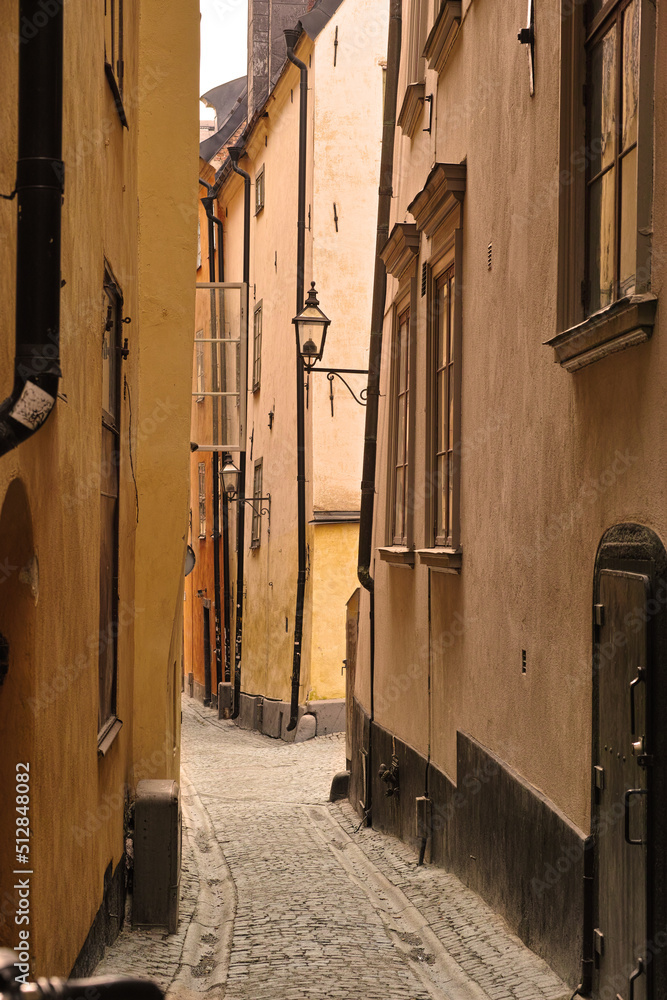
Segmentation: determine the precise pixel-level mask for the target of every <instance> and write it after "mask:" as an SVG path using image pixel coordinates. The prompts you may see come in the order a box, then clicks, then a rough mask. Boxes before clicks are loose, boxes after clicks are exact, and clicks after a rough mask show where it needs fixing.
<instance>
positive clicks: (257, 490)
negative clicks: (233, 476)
mask: <svg viewBox="0 0 667 1000" xmlns="http://www.w3.org/2000/svg"><path fill="white" fill-rule="evenodd" d="M262 470H263V464H262V459H261V458H258V459H257V461H256V462H255V468H254V472H253V480H252V496H253V504H252V529H251V532H250V548H251V549H256V548H258V547H259V545H260V544H261V541H262V500H261V497H262V475H263V472H262Z"/></svg>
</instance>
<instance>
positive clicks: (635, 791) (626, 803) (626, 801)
mask: <svg viewBox="0 0 667 1000" xmlns="http://www.w3.org/2000/svg"><path fill="white" fill-rule="evenodd" d="M633 795H648V788H628V789H627V790H626V791H625V792H624V793H623V808H624V811H625V842H626V844H630V845H631V846H633V847H642V846H643V845H644V844H645V843H646V841H645V840H642V839H641V838H640V839H639V840H633V839H632V837H631V836H630V799H631V798H632V796H633ZM639 961H640V962H641V959H640V960H639ZM642 967H643V965H642ZM633 975H634V973H633ZM637 975H639V973H637ZM636 978H637V977H636V976H635V979H636ZM631 981H632V979H631ZM630 1000H632V994H630Z"/></svg>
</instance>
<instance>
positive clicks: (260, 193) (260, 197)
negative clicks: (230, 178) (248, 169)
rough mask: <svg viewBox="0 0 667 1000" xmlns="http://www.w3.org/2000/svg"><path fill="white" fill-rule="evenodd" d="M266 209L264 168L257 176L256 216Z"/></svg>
mask: <svg viewBox="0 0 667 1000" xmlns="http://www.w3.org/2000/svg"><path fill="white" fill-rule="evenodd" d="M263 208H264V167H261V169H260V170H258V171H257V173H256V174H255V215H257V214H258V213H259V212H261V211H262V209H263Z"/></svg>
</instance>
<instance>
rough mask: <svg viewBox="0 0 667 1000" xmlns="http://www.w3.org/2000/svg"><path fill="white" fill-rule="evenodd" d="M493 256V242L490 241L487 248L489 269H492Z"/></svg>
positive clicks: (487, 265)
mask: <svg viewBox="0 0 667 1000" xmlns="http://www.w3.org/2000/svg"><path fill="white" fill-rule="evenodd" d="M492 257H493V243H489V245H488V247H487V248H486V267H487V270H489V271H490V270H491V261H492Z"/></svg>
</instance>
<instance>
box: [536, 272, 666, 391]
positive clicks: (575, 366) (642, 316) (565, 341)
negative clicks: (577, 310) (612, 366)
mask: <svg viewBox="0 0 667 1000" xmlns="http://www.w3.org/2000/svg"><path fill="white" fill-rule="evenodd" d="M657 304H658V298H657V296H656V295H652V294H651V293H650V292H647V293H645V294H644V295H626V296H625V297H624V298H622V299H619V300H618V301H617V302H614V303H612V305H610V306H607V307H606V308H605V309H600V310H599V311H598V312H596V313H593V315H592V316H589V317H588V319H585V320H584V321H583V323H578V324H577V326H573V327H570V329H569V330H565V331H564V332H563V333H559V334H558V335H557V336H556V337H552V338H551V340H547V341H545V347H553V349H554V353H555V359H554V360H555V361H556V362H557V363H558V364H559V365H560V366H561V368H564V369H565V371H568V372H576V371H578V370H579V369H580V368H585V367H586V366H587V365H592V364H594V362H596V361H601V360H602V358H606V357H607V356H608V355H610V354H616V353H617V352H618V351H624V350H625V349H626V348H627V347H634V345H635V344H642V343H644V341H646V340H648V339H649V338H650V336H651V334H652V333H653V325H654V323H655V312H656V308H657Z"/></svg>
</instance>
